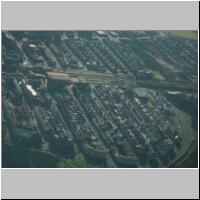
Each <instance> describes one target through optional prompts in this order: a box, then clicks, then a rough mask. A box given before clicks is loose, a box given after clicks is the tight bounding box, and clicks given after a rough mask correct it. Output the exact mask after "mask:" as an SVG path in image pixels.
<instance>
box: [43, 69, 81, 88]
mask: <svg viewBox="0 0 200 200" xmlns="http://www.w3.org/2000/svg"><path fill="white" fill-rule="evenodd" d="M47 78H48V88H55V87H56V88H57V89H58V87H59V88H62V86H65V85H66V84H72V83H78V82H79V79H77V78H75V77H70V76H69V74H66V73H63V72H47Z"/></svg>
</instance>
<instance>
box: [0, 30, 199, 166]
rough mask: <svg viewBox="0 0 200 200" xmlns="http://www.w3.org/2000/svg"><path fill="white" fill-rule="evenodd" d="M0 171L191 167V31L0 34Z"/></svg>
mask: <svg viewBox="0 0 200 200" xmlns="http://www.w3.org/2000/svg"><path fill="white" fill-rule="evenodd" d="M1 77H2V80H1V83H2V88H1V89H2V167H4V168H194V167H197V166H198V33H197V32H195V31H2V74H1Z"/></svg>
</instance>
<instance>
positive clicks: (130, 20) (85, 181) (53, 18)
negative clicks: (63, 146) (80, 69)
mask: <svg viewBox="0 0 200 200" xmlns="http://www.w3.org/2000/svg"><path fill="white" fill-rule="evenodd" d="M1 4H2V25H1V28H2V29H3V30H64V29H65V30H94V29H95V30H97V29H98V30H100V29H104V30H108V29H112V30H114V29H117V30H155V29H157V30H161V29H162V30H178V29H179V30H198V29H199V20H198V19H199V18H198V15H199V11H198V7H199V6H198V2H1ZM1 175H2V177H1V183H2V196H1V197H2V198H3V199H5V198H8V199H9V198H13V199H17V198H22V199H24V198H33V199H34V198H35V199H37V198H48V199H58V198H113V199H115V198H116V199H117V198H118V199H119V198H122V199H124V198H140V199H142V198H148V199H151V198H156V199H157V198H162V199H163V198H166V199H167V198H177V199H198V198H199V189H198V186H199V169H18V170H17V169H1Z"/></svg>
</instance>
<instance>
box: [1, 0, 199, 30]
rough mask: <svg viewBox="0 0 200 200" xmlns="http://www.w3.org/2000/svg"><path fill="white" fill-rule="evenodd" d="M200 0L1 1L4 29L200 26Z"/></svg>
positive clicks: (140, 28) (180, 28)
mask: <svg viewBox="0 0 200 200" xmlns="http://www.w3.org/2000/svg"><path fill="white" fill-rule="evenodd" d="M198 7H199V6H198V2H194V1H191V2H187V1H186V2H176V1H175V2H173V1H171V2H167V1H163V2H158V1H157V2H155V1H152V2H149V1H148V2H145V1H143V2H139V1H136V2H131V1H124V2H122V1H118V2H109V1H108V2H99V1H96V2H91V1H90V2H89V1H86V2H80V1H77V2H64V1H62V2H48V1H47V2H44V1H43V2H40V1H37V2H33V1H32V2H31V1H30V2H25V1H23V2H20V1H19V2H12V1H11V2H2V29H3V30H100V29H102V30H111V29H112V30H198V28H199V20H198V19H199V18H198V15H199V14H198V13H199V9H198Z"/></svg>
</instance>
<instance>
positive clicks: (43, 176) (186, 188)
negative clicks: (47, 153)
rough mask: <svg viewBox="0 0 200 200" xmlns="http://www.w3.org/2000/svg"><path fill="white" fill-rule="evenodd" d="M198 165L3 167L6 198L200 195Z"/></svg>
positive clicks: (168, 197)
mask: <svg viewBox="0 0 200 200" xmlns="http://www.w3.org/2000/svg"><path fill="white" fill-rule="evenodd" d="M198 173H199V171H198V169H195V170H188V169H176V170H170V169H168V170H163V169H157V170H153V169H139V170H131V169H130V170H128V169H127V170H121V169H114V170H112V169H108V170H104V169H92V170H91V169H66V170H65V169H60V170H59V169H58V170H56V169H55V170H50V169H37V170H34V169H27V170H17V169H15V170H4V169H3V170H2V180H3V182H2V198H11V199H12V198H15V199H18V198H23V199H24V198H30V197H31V198H33V199H38V198H45V199H68V198H77V199H86V198H89V199H90V198H93V199H95V198H96V199H105V198H111V199H126V198H127V199H129V198H130V199H133V198H136V199H138V198H140V199H141V198H143V199H153V198H154V199H158V198H160V199H163V198H166V199H171V198H175V199H176V198H177V199H198V197H199V190H198V188H199V187H198V185H199V176H198Z"/></svg>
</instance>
